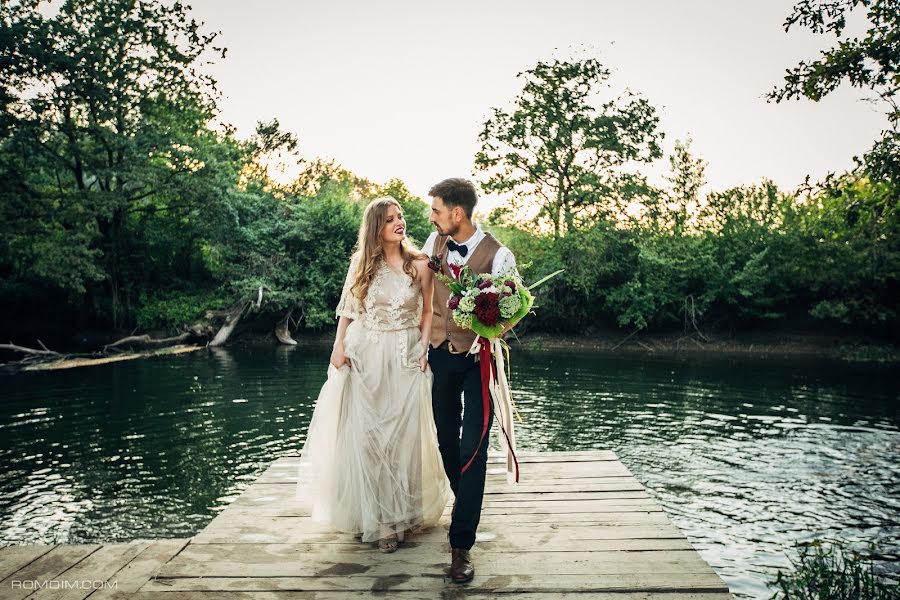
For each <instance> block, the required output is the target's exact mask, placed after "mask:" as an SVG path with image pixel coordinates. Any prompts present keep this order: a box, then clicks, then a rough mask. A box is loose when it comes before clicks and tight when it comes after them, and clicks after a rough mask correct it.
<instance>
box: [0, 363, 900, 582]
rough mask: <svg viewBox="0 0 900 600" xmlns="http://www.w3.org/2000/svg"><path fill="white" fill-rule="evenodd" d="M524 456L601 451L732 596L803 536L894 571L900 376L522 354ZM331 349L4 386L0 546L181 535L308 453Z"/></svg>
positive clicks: (518, 395)
mask: <svg viewBox="0 0 900 600" xmlns="http://www.w3.org/2000/svg"><path fill="white" fill-rule="evenodd" d="M514 352H515V354H514V356H513V373H512V383H513V389H514V396H515V400H516V403H517V406H518V408H519V411H520V413H521V414H522V417H523V418H524V420H525V423H524V424H523V425H520V426H519V429H518V430H517V431H518V434H519V443H520V446H521V447H522V448H525V449H532V450H581V449H611V450H614V451H615V452H616V453H617V454H618V455H619V457H620V458H621V460H622V462H623V463H625V465H626V466H628V467H629V468H630V469H631V470H632V472H633V473H634V474H635V475H636V476H637V478H638V479H639V480H640V481H641V482H642V483H643V484H644V485H645V486H646V487H647V488H648V491H649V493H650V494H651V495H652V496H653V497H654V498H655V499H656V500H657V501H658V502H659V503H660V504H661V505H662V506H663V507H664V509H665V510H666V512H667V513H668V514H669V515H670V517H671V518H672V520H673V521H674V522H675V524H676V525H678V526H679V527H680V528H681V529H682V530H683V531H684V533H685V534H686V535H687V537H688V538H689V539H690V541H691V542H692V543H693V545H694V547H695V548H696V549H697V550H698V551H699V552H700V553H701V554H702V556H703V557H704V558H705V559H706V560H707V561H708V562H709V563H710V564H711V565H712V566H713V567H714V568H715V569H716V571H717V572H718V573H719V574H720V575H721V576H722V577H723V578H724V579H725V580H726V582H727V583H728V585H729V586H730V588H731V590H732V592H734V593H735V594H736V595H738V596H739V597H746V598H767V597H768V596H769V595H770V594H771V590H770V589H769V587H768V586H769V585H770V582H771V579H772V577H773V574H774V572H775V571H776V570H777V569H778V568H784V567H787V566H789V562H788V558H787V557H788V555H789V554H790V552H791V549H792V547H793V544H794V542H795V541H803V540H809V539H811V538H813V537H824V538H828V539H832V540H838V539H839V540H845V541H849V542H851V543H854V544H857V545H858V546H859V547H860V548H862V547H864V545H865V544H867V543H869V542H874V543H876V544H877V546H878V549H879V550H880V552H881V553H882V557H881V563H880V564H881V565H882V567H883V568H884V569H886V570H888V571H890V572H893V573H895V574H896V573H900V402H898V396H900V369H898V368H897V367H895V366H888V367H885V366H882V367H879V366H854V365H845V364H840V363H830V362H829V363H823V362H821V361H819V362H810V361H799V360H791V361H782V360H773V359H769V360H761V359H746V358H737V359H717V360H710V359H705V360H701V359H696V358H691V359H689V360H677V359H656V358H645V357H641V358H637V357H621V356H611V355H609V354H590V353H557V352H539V353H534V352H532V353H526V352H523V351H515V349H514ZM326 364H327V353H326V352H325V350H324V349H312V350H311V349H309V348H293V349H291V348H283V347H270V346H259V347H248V348H234V349H228V350H217V351H213V352H207V351H201V352H197V353H193V354H185V355H180V356H172V357H159V358H152V359H144V360H139V361H131V362H122V363H115V364H109V365H103V366H97V367H89V368H81V369H71V370H66V371H57V372H46V373H25V374H19V375H15V376H13V375H0V389H3V390H4V393H3V396H4V398H3V403H2V405H0V460H2V463H0V466H2V470H0V541H2V542H7V543H10V542H12V543H29V542H31V543H53V542H57V543H82V542H98V541H125V540H130V539H133V538H154V537H189V536H191V535H193V534H195V533H197V532H198V531H199V530H200V529H202V528H203V527H204V526H206V524H207V523H209V521H210V520H212V518H213V517H214V516H215V515H216V514H217V512H219V511H221V510H222V509H223V508H224V507H225V506H226V505H227V504H228V503H229V502H230V501H232V500H233V499H234V498H236V497H237V496H238V495H239V494H240V492H241V490H242V489H244V488H245V487H246V486H247V485H248V484H249V483H250V482H252V481H253V480H254V479H255V478H256V476H257V475H259V474H260V473H261V472H262V471H263V470H264V469H265V468H266V466H267V465H268V464H269V463H270V462H271V461H272V460H274V459H275V458H277V457H279V456H282V455H284V454H295V453H296V452H297V451H298V450H299V449H300V447H301V446H302V443H303V440H304V435H305V432H306V427H307V424H308V422H309V418H310V416H311V414H312V404H313V402H314V400H315V398H316V395H317V393H318V390H319V387H320V386H321V384H322V382H323V381H324V379H325V366H326Z"/></svg>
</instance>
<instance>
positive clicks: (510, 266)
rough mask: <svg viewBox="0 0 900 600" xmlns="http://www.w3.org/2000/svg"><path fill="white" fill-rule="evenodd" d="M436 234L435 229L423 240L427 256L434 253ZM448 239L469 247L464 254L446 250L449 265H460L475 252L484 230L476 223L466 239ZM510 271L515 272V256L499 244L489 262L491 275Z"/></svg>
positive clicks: (482, 237)
mask: <svg viewBox="0 0 900 600" xmlns="http://www.w3.org/2000/svg"><path fill="white" fill-rule="evenodd" d="M437 236H438V234H437V231H432V232H431V235H429V236H428V239H427V240H425V245H423V246H422V252H424V253H425V254H427V255H428V256H431V255H432V254H434V242H435V240H436V239H437ZM450 239H451V240H453V241H454V242H456V243H457V244H459V245H460V246H466V247H467V248H468V249H469V251H468V252H467V253H466V255H465V256H461V255H460V254H459V252H457V251H456V250H449V251H448V252H447V262H448V263H450V264H451V265H459V266H462V265H464V264H466V262H468V260H469V258H470V257H471V256H472V253H473V252H475V248H476V247H477V246H478V244H479V243H480V242H481V240H483V239H484V231H483V230H482V229H481V225H478V226H476V227H475V233H474V234H472V237H470V238H469V239H467V240H466V241H464V242H460V241H457V240H455V239H453V238H452V237H451V238H450ZM510 271H512V272H514V273H515V272H516V257H515V256H513V253H512V251H511V250H510V249H509V248H507V247H506V246H500V248H499V249H498V250H497V254H495V255H494V261H493V262H492V263H491V275H500V274H501V273H508V272H510Z"/></svg>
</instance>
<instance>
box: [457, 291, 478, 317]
mask: <svg viewBox="0 0 900 600" xmlns="http://www.w3.org/2000/svg"><path fill="white" fill-rule="evenodd" d="M459 309H460V310H462V311H465V312H467V313H470V312H472V311H473V310H475V296H474V295H467V296H463V298H462V300H460V301H459Z"/></svg>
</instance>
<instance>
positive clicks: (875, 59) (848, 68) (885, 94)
mask: <svg viewBox="0 0 900 600" xmlns="http://www.w3.org/2000/svg"><path fill="white" fill-rule="evenodd" d="M860 6H861V7H863V9H864V10H865V17H866V20H867V23H868V29H867V30H866V33H865V35H864V36H863V37H861V38H860V37H853V38H850V37H849V36H847V35H846V34H845V33H844V30H845V28H846V26H847V18H848V16H849V15H850V13H852V12H853V11H854V10H855V9H856V8H857V7H860ZM795 25H796V26H800V27H805V28H807V29H809V30H811V31H812V32H813V33H817V34H823V35H828V34H831V35H833V36H834V37H835V38H836V39H837V44H836V45H835V46H834V47H833V48H829V49H828V50H824V51H822V53H821V54H820V56H819V57H818V58H817V59H815V60H810V61H805V60H804V61H801V62H800V64H798V65H797V66H795V67H792V68H790V69H788V70H787V72H786V74H785V76H784V84H783V85H782V86H781V87H778V88H776V89H774V90H772V91H771V92H769V93H768V94H767V98H768V99H769V100H774V101H775V102H781V101H783V100H790V99H794V98H801V97H805V98H808V99H810V100H813V101H815V102H818V101H819V100H821V99H822V98H824V97H825V96H827V95H828V94H830V93H831V92H833V91H834V90H835V89H836V88H837V87H838V86H839V85H840V84H841V83H844V82H847V83H850V85H852V86H854V87H858V88H864V89H869V90H872V91H873V92H874V93H875V94H876V99H877V100H880V101H881V102H882V103H883V104H884V105H885V106H886V107H887V108H886V110H887V118H888V123H889V129H886V130H884V131H883V132H882V137H881V139H880V140H878V141H877V142H876V143H875V145H874V146H873V147H872V149H871V150H869V152H868V153H867V154H866V155H865V156H864V158H863V160H862V161H860V162H861V163H863V164H864V166H865V167H866V171H867V173H868V174H869V175H870V176H872V177H873V178H874V179H876V180H879V181H890V182H893V185H895V186H896V185H898V184H900V130H898V127H900V105H898V102H897V92H898V90H900V71H898V69H900V0H802V1H801V2H798V3H797V4H796V5H795V6H794V9H793V11H792V12H791V14H790V16H788V18H787V20H786V21H785V22H784V29H785V31H790V29H791V28H792V27H794V26H795Z"/></svg>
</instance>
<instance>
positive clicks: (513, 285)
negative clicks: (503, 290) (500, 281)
mask: <svg viewBox="0 0 900 600" xmlns="http://www.w3.org/2000/svg"><path fill="white" fill-rule="evenodd" d="M506 287H508V288H509V289H511V290H512V291H516V282H515V281H507V282H506Z"/></svg>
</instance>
